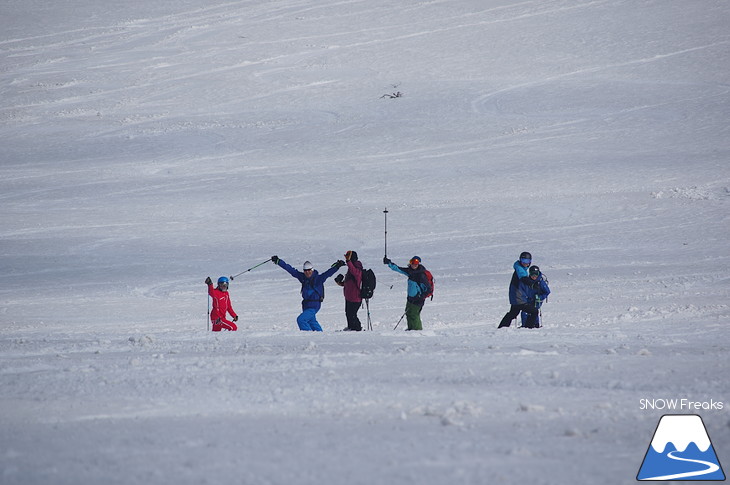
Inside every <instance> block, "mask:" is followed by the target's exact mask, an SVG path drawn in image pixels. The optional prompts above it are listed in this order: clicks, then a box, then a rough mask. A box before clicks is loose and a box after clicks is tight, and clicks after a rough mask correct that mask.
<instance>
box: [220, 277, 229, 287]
mask: <svg viewBox="0 0 730 485" xmlns="http://www.w3.org/2000/svg"><path fill="white" fill-rule="evenodd" d="M221 283H225V284H228V278H226V277H225V276H221V277H220V278H218V284H219V285H220V284H221Z"/></svg>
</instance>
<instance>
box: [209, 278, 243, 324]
mask: <svg viewBox="0 0 730 485" xmlns="http://www.w3.org/2000/svg"><path fill="white" fill-rule="evenodd" d="M205 283H206V284H207V285H208V295H209V296H210V297H211V298H212V299H213V310H212V311H211V312H210V321H211V322H212V323H213V331H214V332H220V331H221V330H230V331H232V332H235V331H236V330H238V327H237V326H236V324H235V323H234V322H237V321H238V315H236V312H235V311H233V307H232V306H231V296H230V295H229V294H228V278H226V277H225V276H221V277H220V278H218V287H217V288H213V281H212V280H211V279H210V276H208V277H207V278H206V279H205ZM226 313H229V314H230V315H231V316H232V317H233V322H231V321H230V320H228V319H226Z"/></svg>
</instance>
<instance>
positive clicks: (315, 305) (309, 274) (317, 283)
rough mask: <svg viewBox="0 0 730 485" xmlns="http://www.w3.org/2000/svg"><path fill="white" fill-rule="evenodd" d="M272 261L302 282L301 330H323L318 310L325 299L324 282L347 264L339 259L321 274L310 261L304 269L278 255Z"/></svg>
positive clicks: (298, 322)
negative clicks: (297, 267) (299, 268)
mask: <svg viewBox="0 0 730 485" xmlns="http://www.w3.org/2000/svg"><path fill="white" fill-rule="evenodd" d="M271 261H273V263H274V264H275V265H277V266H281V267H282V268H284V270H286V271H287V272H288V273H289V274H290V275H292V276H293V277H294V278H296V279H297V280H299V282H300V283H301V284H302V313H301V314H300V315H299V316H298V317H297V325H299V330H302V331H314V332H321V331H322V326H321V325H320V324H319V322H318V321H317V312H318V311H319V309H320V308H321V307H322V301H323V300H324V282H325V281H326V280H327V278H329V277H330V276H332V275H333V274H335V273H337V271H338V270H339V269H340V268H341V267H342V266H344V265H345V262H344V261H337V262H335V263H334V264H333V265H332V267H331V268H330V269H328V270H327V271H325V272H324V273H322V274H319V272H317V270H315V269H314V267H313V266H312V263H310V262H309V261H305V262H304V266H303V267H302V270H303V271H299V270H297V269H294V268H292V267H291V266H289V265H288V264H286V262H285V261H284V260H283V259H279V257H278V256H272V257H271Z"/></svg>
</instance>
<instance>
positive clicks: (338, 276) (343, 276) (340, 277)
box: [335, 274, 345, 286]
mask: <svg viewBox="0 0 730 485" xmlns="http://www.w3.org/2000/svg"><path fill="white" fill-rule="evenodd" d="M344 280H345V275H342V274H338V275H337V277H336V278H335V283H337V284H338V285H340V286H342V285H343V283H342V282H343V281H344Z"/></svg>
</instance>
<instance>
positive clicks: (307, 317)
mask: <svg viewBox="0 0 730 485" xmlns="http://www.w3.org/2000/svg"><path fill="white" fill-rule="evenodd" d="M318 311H319V308H305V309H304V310H303V311H302V313H301V315H299V316H298V317H297V325H299V330H302V331H312V332H321V331H322V327H321V326H320V324H319V322H318V321H317V312H318Z"/></svg>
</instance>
